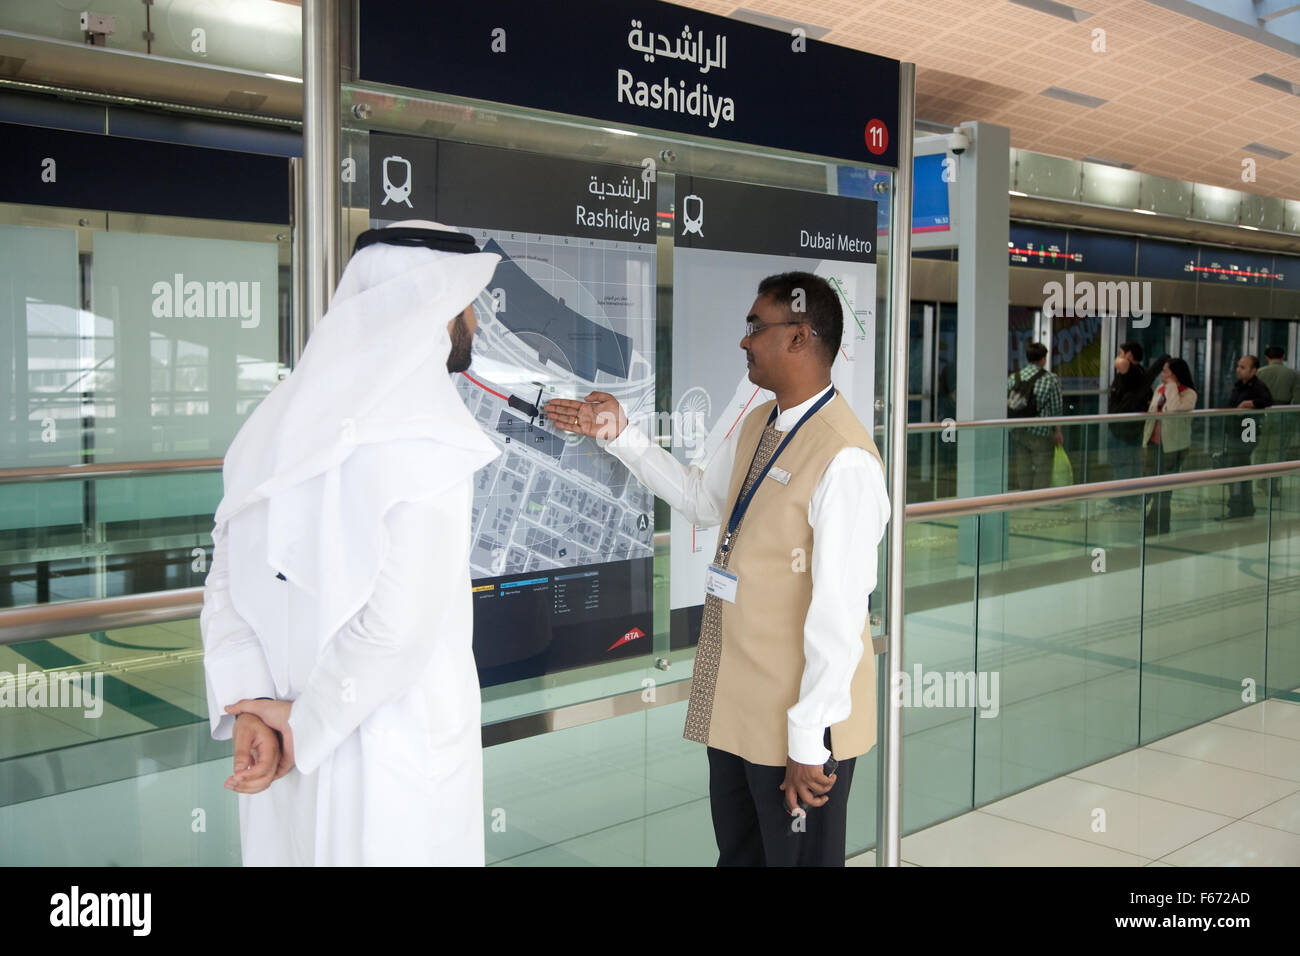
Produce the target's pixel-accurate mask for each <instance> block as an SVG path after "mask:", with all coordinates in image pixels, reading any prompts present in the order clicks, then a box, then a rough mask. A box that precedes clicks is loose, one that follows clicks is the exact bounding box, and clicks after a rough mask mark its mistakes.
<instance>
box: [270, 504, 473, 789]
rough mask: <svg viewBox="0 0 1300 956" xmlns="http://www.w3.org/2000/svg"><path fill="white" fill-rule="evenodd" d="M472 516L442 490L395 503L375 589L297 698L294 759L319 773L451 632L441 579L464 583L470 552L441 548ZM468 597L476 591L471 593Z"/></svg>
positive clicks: (415, 676) (408, 684) (411, 681)
mask: <svg viewBox="0 0 1300 956" xmlns="http://www.w3.org/2000/svg"><path fill="white" fill-rule="evenodd" d="M464 521H465V502H464V501H463V500H461V499H459V498H458V497H456V496H455V495H435V496H433V497H430V498H427V499H424V500H422V501H413V502H406V503H403V504H400V505H397V506H395V507H394V508H393V509H392V510H391V511H390V512H389V514H388V517H387V518H386V519H385V526H386V528H387V531H388V550H387V552H386V554H385V557H384V563H383V565H382V566H381V567H380V569H379V576H378V578H377V580H376V581H375V589H374V592H373V593H372V594H371V596H370V599H369V600H368V601H367V602H366V605H365V607H363V608H362V609H361V610H360V611H358V612H357V613H356V614H355V615H354V616H353V617H352V619H351V620H350V621H348V622H347V624H345V625H344V626H343V627H342V628H341V629H340V630H339V632H338V633H337V634H335V635H334V636H333V637H332V638H331V639H330V641H329V643H328V644H326V645H325V647H324V649H323V650H322V651H321V654H320V656H319V657H318V658H317V661H316V666H315V667H314V668H313V670H312V673H311V676H310V677H309V678H308V680H307V686H306V687H305V688H304V689H303V692H302V693H301V694H300V695H299V696H298V699H297V700H295V701H294V703H293V709H292V710H291V711H290V714H289V725H290V727H291V728H292V729H293V744H294V763H295V766H297V767H298V769H299V770H301V771H302V772H303V773H312V772H314V771H315V770H316V768H317V767H319V766H320V764H321V762H322V761H323V760H324V759H325V758H326V757H327V756H329V754H330V753H332V752H333V750H334V748H336V747H337V746H338V745H339V744H340V743H342V742H343V740H344V739H345V738H346V737H347V736H348V735H349V734H351V733H352V732H353V731H354V730H356V729H357V727H358V726H360V724H361V722H362V721H363V720H365V719H366V718H367V717H369V716H370V715H371V714H372V713H374V712H375V711H376V710H377V709H378V708H379V707H381V706H382V705H384V704H386V703H388V702H389V701H391V700H394V699H396V698H398V697H400V696H402V695H403V694H405V693H407V692H408V691H409V690H410V689H411V688H412V687H413V686H415V683H416V681H418V680H419V679H420V678H421V676H422V675H423V674H424V672H425V670H426V668H427V667H428V666H429V662H430V661H431V660H432V659H433V656H434V653H435V652H436V650H437V647H438V644H439V641H440V639H444V638H450V639H457V638H460V637H463V635H452V634H450V633H449V630H450V629H449V618H450V616H451V614H452V613H453V612H450V611H449V608H450V607H451V601H450V600H449V595H448V594H447V590H446V588H445V587H442V588H439V587H437V584H438V582H454V581H459V580H461V576H462V575H463V573H464V567H463V565H462V566H461V567H456V566H455V565H456V559H457V558H459V557H460V556H461V555H462V554H463V551H461V550H458V549H457V548H454V547H438V546H437V535H438V533H439V532H438V529H439V528H449V527H455V526H456V524H455V523H456V522H461V523H464ZM466 597H468V595H466Z"/></svg>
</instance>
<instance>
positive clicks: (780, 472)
mask: <svg viewBox="0 0 1300 956" xmlns="http://www.w3.org/2000/svg"><path fill="white" fill-rule="evenodd" d="M767 477H769V478H775V479H776V480H777V481H779V482H781V484H783V485H788V484H789V483H790V472H788V471H786V470H785V469H784V468H778V467H776V465H773V466H772V468H771V470H770V471H768V473H767Z"/></svg>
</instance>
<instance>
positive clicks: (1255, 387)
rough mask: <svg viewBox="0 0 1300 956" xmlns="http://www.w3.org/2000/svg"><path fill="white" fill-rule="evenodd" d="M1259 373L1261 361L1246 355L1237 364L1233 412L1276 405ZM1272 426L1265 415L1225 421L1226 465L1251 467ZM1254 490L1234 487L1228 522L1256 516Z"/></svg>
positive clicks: (1247, 486) (1244, 483)
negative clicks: (1253, 455)
mask: <svg viewBox="0 0 1300 956" xmlns="http://www.w3.org/2000/svg"><path fill="white" fill-rule="evenodd" d="M1258 370H1259V359H1258V358H1256V357H1255V356H1253V355H1243V356H1242V357H1241V358H1240V359H1239V360H1238V361H1237V370H1236V371H1237V381H1236V383H1235V384H1234V385H1233V386H1232V393H1231V394H1230V395H1229V396H1228V407H1229V408H1247V409H1250V408H1268V407H1269V406H1270V405H1272V404H1273V396H1272V394H1271V393H1270V392H1269V390H1268V386H1267V385H1265V384H1264V383H1263V382H1262V381H1260V379H1259V376H1258V375H1256V374H1255V373H1256V372H1257V371H1258ZM1269 424H1270V423H1266V422H1265V421H1264V416H1263V415H1243V416H1242V417H1241V418H1240V419H1234V418H1227V419H1225V420H1224V433H1223V446H1224V448H1223V451H1224V464H1225V465H1226V466H1227V467H1229V468H1233V467H1237V466H1240V465H1249V464H1250V457H1251V454H1252V453H1253V452H1254V451H1255V448H1256V447H1257V445H1258V442H1259V439H1260V437H1261V435H1263V434H1264V433H1266V432H1267V431H1268V426H1269ZM1250 487H1251V483H1250V482H1249V481H1238V482H1234V483H1233V485H1232V487H1231V489H1230V491H1229V492H1228V513H1227V515H1225V517H1226V518H1249V517H1250V516H1251V515H1253V514H1254V513H1255V500H1254V498H1253V497H1252V496H1251V491H1250Z"/></svg>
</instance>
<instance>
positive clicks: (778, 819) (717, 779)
mask: <svg viewBox="0 0 1300 956" xmlns="http://www.w3.org/2000/svg"><path fill="white" fill-rule="evenodd" d="M829 739H830V735H829V731H828V732H827V740H828V741H829ZM829 746H830V744H829V743H827V747H829ZM708 751H709V807H710V809H711V810H712V811H713V835H714V837H715V838H716V839H717V841H718V866H843V865H844V841H845V837H846V832H847V831H846V823H847V819H848V804H849V786H850V785H851V784H852V783H853V765H854V764H855V763H856V762H857V758H856V757H855V758H852V759H849V760H842V761H840V765H839V769H838V770H836V776H835V786H834V787H832V788H831V792H830V793H829V794H828V797H829V799H828V800H827V801H826V803H825V804H824V805H822V806H820V807H809V808H808V815H807V816H806V817H803V818H796V817H791V816H790V815H789V814H788V813H787V812H786V810H785V792H784V791H783V790H779V789H777V788H778V787H780V786H781V782H782V781H783V780H785V767H768V766H764V765H763V764H755V763H750V762H749V761H748V760H745V759H743V758H741V757H737V756H736V755H735V754H730V753H727V752H726V751H723V750H715V749H714V748H713V747H710V748H708Z"/></svg>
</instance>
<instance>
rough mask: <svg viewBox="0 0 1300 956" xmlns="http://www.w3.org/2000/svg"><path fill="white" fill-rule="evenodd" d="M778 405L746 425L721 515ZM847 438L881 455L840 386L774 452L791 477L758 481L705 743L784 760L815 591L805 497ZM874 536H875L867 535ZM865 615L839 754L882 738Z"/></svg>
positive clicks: (738, 556) (835, 738)
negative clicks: (805, 629)
mask: <svg viewBox="0 0 1300 956" xmlns="http://www.w3.org/2000/svg"><path fill="white" fill-rule="evenodd" d="M774 405H775V402H768V403H767V404H765V405H763V406H761V407H759V408H756V409H755V410H754V411H753V412H752V413H751V414H750V416H749V417H748V418H747V419H746V420H745V424H744V425H743V426H741V432H740V437H739V439H738V441H737V444H736V459H735V465H734V467H733V469H732V473H731V487H730V490H729V497H728V498H727V501H728V507H727V510H726V511H725V512H724V515H730V505H732V504H734V503H735V501H736V496H737V495H738V494H739V491H740V487H741V485H742V484H743V483H744V481H745V475H746V474H747V473H748V471H749V464H750V461H751V460H752V459H753V457H754V452H755V450H756V449H757V448H758V443H759V440H760V438H761V437H762V434H763V428H764V427H765V426H766V424H767V419H768V416H769V414H770V413H771V409H772V407H773V406H774ZM849 446H853V447H857V448H865V449H866V450H867V451H869V452H871V454H872V455H874V456H875V457H876V459H877V460H878V461H879V460H880V452H879V451H877V450H876V445H875V443H874V442H873V441H872V440H871V435H870V434H869V433H868V431H867V429H866V428H864V427H863V425H862V423H861V422H859V421H858V419H857V416H856V415H854V414H853V410H852V409H851V408H850V407H849V404H848V402H847V401H845V399H844V397H843V396H842V395H836V397H835V398H833V399H832V400H831V401H829V402H827V403H826V405H825V406H823V407H822V408H821V409H820V410H819V411H818V412H817V414H815V415H814V416H813V417H812V418H810V419H808V421H806V422H805V423H804V425H803V427H802V428H800V429H799V431H798V433H797V434H796V435H795V437H794V438H793V440H791V442H790V444H788V445H787V446H786V447H785V450H784V451H783V452H781V456H780V457H779V458H778V459H777V460H776V465H777V467H779V468H781V469H783V470H785V471H788V472H789V473H790V481H789V483H788V484H784V485H783V484H781V483H780V482H778V481H777V480H776V479H775V478H772V477H771V476H770V473H769V476H768V477H766V478H764V479H763V480H762V482H761V483H760V485H759V488H758V491H756V492H755V493H754V497H753V499H752V500H751V502H750V505H749V510H748V512H747V513H746V514H745V520H744V523H743V524H742V525H741V531H740V534H739V536H738V537H737V540H736V544H735V549H734V551H733V553H732V555H731V559H730V561H729V562H728V568H729V570H730V571H732V572H733V573H734V574H736V575H737V576H738V577H739V578H740V584H739V587H738V589H737V591H736V602H735V603H734V604H731V603H727V602H723V604H722V655H721V661H720V663H719V666H718V678H717V687H716V689H715V691H714V696H713V710H712V715H711V718H710V722H709V746H710V747H716V748H717V749H719V750H725V751H727V752H728V753H733V754H736V755H738V756H740V757H743V758H744V759H746V760H748V761H749V762H750V763H756V764H765V765H768V766H779V767H784V766H785V762H786V757H787V755H788V751H787V739H786V738H787V736H788V734H787V724H786V711H787V710H788V709H789V708H791V707H793V706H794V705H795V703H797V702H798V700H799V683H800V680H801V679H802V677H803V669H804V653H803V625H804V619H805V618H806V617H807V614H808V604H809V602H810V601H811V599H812V575H811V573H810V571H809V570H808V569H809V568H810V567H811V563H812V550H813V531H812V527H811V526H810V525H809V524H808V503H809V501H810V500H811V498H812V494H813V491H814V490H815V489H816V487H817V482H818V481H819V480H820V479H821V477H822V474H823V472H825V471H826V467H827V465H829V464H830V463H831V459H833V458H834V457H835V456H836V455H837V454H838V453H839V452H840V451H841V450H842V449H843V448H846V447H849ZM882 467H883V465H882ZM724 530H725V529H724ZM875 546H876V545H875V542H874V541H873V542H869V543H868V542H864V543H863V547H872V548H874V547H875ZM796 548H800V549H802V552H798V551H795V549H796ZM800 553H802V555H803V556H804V559H803V560H802V561H800V560H799V555H800ZM862 625H863V626H862V642H863V645H864V647H863V653H862V659H861V661H860V662H859V664H858V668H857V671H856V673H854V675H853V683H852V700H853V710H852V713H851V714H850V715H849V717H848V719H847V720H845V721H843V722H842V723H838V724H833V725H832V726H831V752H832V753H833V754H834V756H835V759H836V760H845V759H847V758H849V757H857V756H860V755H861V754H864V753H866V752H867V751H868V750H870V749H871V748H872V747H873V746H874V745H875V743H876V661H875V656H874V654H873V652H872V648H871V624H870V621H863V622H862Z"/></svg>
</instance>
